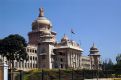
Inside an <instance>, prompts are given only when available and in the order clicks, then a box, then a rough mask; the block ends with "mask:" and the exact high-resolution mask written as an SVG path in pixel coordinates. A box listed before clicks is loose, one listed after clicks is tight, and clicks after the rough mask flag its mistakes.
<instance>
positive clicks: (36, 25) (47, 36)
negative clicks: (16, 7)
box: [28, 8, 56, 45]
mask: <svg viewBox="0 0 121 80" xmlns="http://www.w3.org/2000/svg"><path fill="white" fill-rule="evenodd" d="M28 35H29V44H32V45H37V44H38V43H42V42H49V43H55V36H56V33H55V32H53V31H52V23H51V21H50V20H48V19H47V18H46V17H45V16H44V9H43V8H40V9H39V16H38V18H37V19H36V20H34V21H33V23H32V32H29V34H28Z"/></svg>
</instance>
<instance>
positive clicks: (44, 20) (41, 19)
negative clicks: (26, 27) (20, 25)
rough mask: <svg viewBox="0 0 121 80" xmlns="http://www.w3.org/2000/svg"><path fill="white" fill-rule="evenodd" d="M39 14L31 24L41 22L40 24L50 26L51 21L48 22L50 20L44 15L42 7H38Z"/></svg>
mask: <svg viewBox="0 0 121 80" xmlns="http://www.w3.org/2000/svg"><path fill="white" fill-rule="evenodd" d="M39 12H40V13H39V16H38V18H37V19H36V20H35V21H34V22H33V24H42V25H48V26H52V23H51V22H50V20H48V19H47V18H46V17H45V16H44V10H43V8H40V9H39Z"/></svg>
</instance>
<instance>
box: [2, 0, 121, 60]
mask: <svg viewBox="0 0 121 80" xmlns="http://www.w3.org/2000/svg"><path fill="white" fill-rule="evenodd" d="M40 7H43V8H44V11H45V16H46V17H47V18H48V19H49V20H51V22H52V24H53V30H54V31H55V32H57V37H56V38H57V41H60V39H61V38H62V37H63V35H64V34H66V35H67V36H68V37H69V38H71V39H73V40H75V41H77V42H78V43H81V47H82V48H83V49H84V52H83V55H88V54H89V48H90V47H91V46H92V44H93V42H94V43H95V44H96V46H97V47H98V48H99V50H100V54H101V55H102V56H101V58H102V59H103V60H104V59H108V58H111V59H112V60H113V61H114V62H115V57H116V55H117V54H118V53H121V0H0V38H4V37H6V36H8V35H9V34H20V35H22V36H24V37H25V38H26V40H28V32H29V31H31V24H32V22H33V21H34V20H35V19H36V18H37V17H38V14H39V8H40ZM71 28H72V29H73V30H74V32H75V33H76V34H75V35H71V32H70V31H71Z"/></svg>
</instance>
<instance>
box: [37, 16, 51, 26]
mask: <svg viewBox="0 0 121 80" xmlns="http://www.w3.org/2000/svg"><path fill="white" fill-rule="evenodd" d="M36 22H37V23H39V24H45V25H52V24H51V22H50V20H48V19H47V18H46V17H38V18H37V20H36Z"/></svg>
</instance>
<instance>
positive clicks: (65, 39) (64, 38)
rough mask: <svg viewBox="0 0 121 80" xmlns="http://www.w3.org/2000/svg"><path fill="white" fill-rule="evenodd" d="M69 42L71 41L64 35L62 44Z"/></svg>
mask: <svg viewBox="0 0 121 80" xmlns="http://www.w3.org/2000/svg"><path fill="white" fill-rule="evenodd" d="M68 40H69V39H68V37H67V36H66V35H65V34H64V36H63V38H62V39H61V42H66V41H68Z"/></svg>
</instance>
